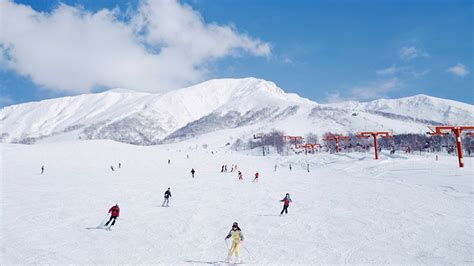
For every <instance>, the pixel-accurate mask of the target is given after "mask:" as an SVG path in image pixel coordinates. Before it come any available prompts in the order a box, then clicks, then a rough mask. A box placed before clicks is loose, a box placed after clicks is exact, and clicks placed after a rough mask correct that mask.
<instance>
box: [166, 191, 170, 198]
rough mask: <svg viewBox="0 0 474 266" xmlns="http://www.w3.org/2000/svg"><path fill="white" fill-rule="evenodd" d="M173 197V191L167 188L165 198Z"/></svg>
mask: <svg viewBox="0 0 474 266" xmlns="http://www.w3.org/2000/svg"><path fill="white" fill-rule="evenodd" d="M169 197H171V191H169V190H167V191H165V198H169Z"/></svg>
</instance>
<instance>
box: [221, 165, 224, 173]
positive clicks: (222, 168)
mask: <svg viewBox="0 0 474 266" xmlns="http://www.w3.org/2000/svg"><path fill="white" fill-rule="evenodd" d="M221 173H224V165H222V167H221Z"/></svg>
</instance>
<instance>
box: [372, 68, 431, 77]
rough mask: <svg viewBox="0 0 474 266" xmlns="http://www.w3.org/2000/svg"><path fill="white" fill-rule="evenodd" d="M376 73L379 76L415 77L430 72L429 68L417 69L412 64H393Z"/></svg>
mask: <svg viewBox="0 0 474 266" xmlns="http://www.w3.org/2000/svg"><path fill="white" fill-rule="evenodd" d="M375 73H376V74H377V75H379V76H403V77H414V78H421V77H424V76H426V75H427V74H428V73H430V70H429V69H425V70H420V71H417V70H416V69H414V68H413V67H412V66H401V67H398V66H396V65H392V66H390V67H387V68H384V69H379V70H375Z"/></svg>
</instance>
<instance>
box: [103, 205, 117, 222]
mask: <svg viewBox="0 0 474 266" xmlns="http://www.w3.org/2000/svg"><path fill="white" fill-rule="evenodd" d="M109 213H110V219H109V221H108V222H107V223H105V226H108V225H109V223H110V222H111V221H112V220H113V221H112V224H111V225H110V226H111V227H112V225H114V224H115V220H117V218H118V217H119V216H120V208H119V206H118V204H115V206H112V208H110V209H109Z"/></svg>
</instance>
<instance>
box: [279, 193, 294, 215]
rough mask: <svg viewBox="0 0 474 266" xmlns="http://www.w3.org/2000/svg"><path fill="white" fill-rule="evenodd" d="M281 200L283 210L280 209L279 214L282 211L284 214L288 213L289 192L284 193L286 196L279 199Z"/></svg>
mask: <svg viewBox="0 0 474 266" xmlns="http://www.w3.org/2000/svg"><path fill="white" fill-rule="evenodd" d="M280 201H282V202H283V210H281V213H280V216H282V215H283V212H284V213H285V214H288V206H290V202H292V201H291V198H290V193H286V196H285V197H284V198H283V199H282V200H280Z"/></svg>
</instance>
